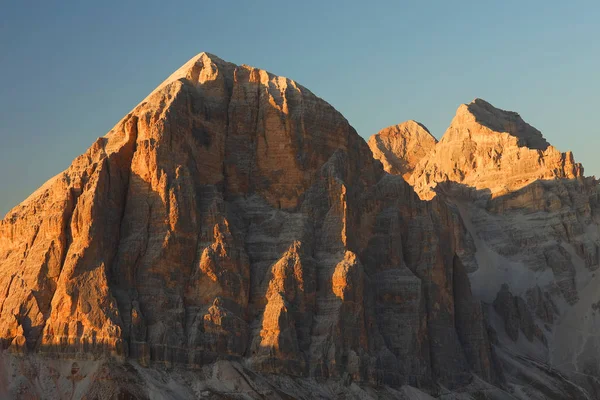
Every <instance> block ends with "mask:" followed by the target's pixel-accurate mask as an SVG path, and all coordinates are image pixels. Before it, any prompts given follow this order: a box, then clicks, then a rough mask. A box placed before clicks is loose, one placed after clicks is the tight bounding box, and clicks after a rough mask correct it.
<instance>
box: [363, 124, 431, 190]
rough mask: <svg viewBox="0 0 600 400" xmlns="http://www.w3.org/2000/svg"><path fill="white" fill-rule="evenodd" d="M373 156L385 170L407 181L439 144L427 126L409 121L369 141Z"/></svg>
mask: <svg viewBox="0 0 600 400" xmlns="http://www.w3.org/2000/svg"><path fill="white" fill-rule="evenodd" d="M368 143H369V147H370V148H371V151H372V152H373V156H374V157H375V158H376V159H378V160H379V161H381V163H382V164H383V168H384V169H385V170H386V171H387V172H389V173H391V174H398V175H402V176H404V178H405V179H407V178H408V177H409V176H410V174H411V173H412V171H413V169H414V168H415V166H416V165H417V163H418V162H419V160H421V159H422V158H423V157H425V156H426V155H427V154H428V153H429V151H431V150H432V149H433V147H434V146H435V144H436V143H437V139H436V138H435V137H433V135H432V134H431V133H430V132H429V130H428V129H427V128H426V127H425V125H423V124H421V123H419V122H417V121H414V120H409V121H405V122H403V123H401V124H398V125H392V126H389V127H387V128H384V129H382V130H381V131H379V132H378V133H377V134H375V135H373V136H371V138H370V139H369V142H368Z"/></svg>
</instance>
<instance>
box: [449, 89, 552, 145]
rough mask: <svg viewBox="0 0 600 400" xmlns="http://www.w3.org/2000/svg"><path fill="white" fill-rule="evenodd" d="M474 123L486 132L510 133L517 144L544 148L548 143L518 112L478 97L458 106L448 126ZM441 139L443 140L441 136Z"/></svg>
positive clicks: (468, 125)
mask: <svg viewBox="0 0 600 400" xmlns="http://www.w3.org/2000/svg"><path fill="white" fill-rule="evenodd" d="M475 124H477V125H480V128H479V130H480V131H486V130H489V132H488V133H507V134H509V135H512V136H514V137H515V138H517V141H518V145H519V146H524V147H528V148H530V149H536V150H546V149H547V148H548V146H549V145H550V144H549V143H548V142H547V141H546V139H544V137H543V136H542V133H541V132H540V131H539V130H537V129H535V128H534V127H533V126H531V125H529V124H528V123H527V122H525V121H523V119H522V118H521V116H520V115H519V114H518V113H516V112H513V111H505V110H502V109H500V108H496V107H494V106H493V105H491V104H490V103H488V102H487V101H485V100H483V99H480V98H476V99H475V100H473V101H472V102H470V103H468V104H462V105H461V106H459V107H458V110H456V116H455V117H454V120H453V121H452V123H451V125H450V127H452V126H454V125H459V126H462V127H464V128H471V127H472V126H473V125H475ZM450 132H452V131H450ZM447 133H448V132H447ZM452 133H454V132H452ZM442 140H444V139H443V137H442Z"/></svg>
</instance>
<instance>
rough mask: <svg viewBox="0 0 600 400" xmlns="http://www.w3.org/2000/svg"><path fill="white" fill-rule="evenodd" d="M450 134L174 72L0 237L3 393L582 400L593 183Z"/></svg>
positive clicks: (207, 75)
mask: <svg viewBox="0 0 600 400" xmlns="http://www.w3.org/2000/svg"><path fill="white" fill-rule="evenodd" d="M448 132H449V133H447V134H446V135H444V138H442V140H440V142H439V143H437V144H436V143H435V139H433V137H432V136H431V135H430V134H429V133H428V132H427V131H426V129H425V128H423V127H422V125H420V124H417V123H413V122H409V123H405V124H401V125H399V126H397V127H392V128H389V129H388V130H387V131H385V130H384V131H383V132H381V133H380V134H378V137H376V138H375V139H372V140H371V141H370V142H371V143H372V144H371V147H372V148H376V149H377V150H378V151H379V153H377V152H375V151H374V153H376V156H377V157H378V158H379V159H380V160H382V162H383V164H384V166H385V168H386V170H388V171H390V172H391V173H387V172H385V171H384V168H383V166H382V162H380V161H378V160H376V159H374V158H373V153H372V152H371V150H370V149H369V145H367V143H366V142H365V141H364V140H363V139H362V138H361V137H360V136H359V135H358V134H357V133H356V131H355V130H354V129H353V128H352V127H351V126H350V125H349V124H348V122H347V121H346V119H345V118H344V117H343V116H342V115H341V114H339V113H338V112H337V111H336V110H335V109H334V108H333V107H331V105H329V104H328V103H326V102H325V101H323V100H321V99H319V98H318V97H316V96H315V95H313V94H312V93H311V92H310V91H309V90H308V89H306V88H304V87H302V86H301V85H299V84H297V83H296V82H294V81H292V80H290V79H287V78H283V77H278V76H275V75H272V74H270V73H268V72H266V71H264V70H260V69H257V68H253V67H250V66H246V65H241V66H237V65H234V64H231V63H228V62H225V61H223V60H221V59H219V58H218V57H216V56H213V55H210V54H207V53H202V54H200V55H198V56H196V57H194V58H193V59H191V60H190V61H189V62H188V63H186V64H185V65H184V66H182V67H181V68H180V69H179V70H177V71H176V72H175V73H174V74H173V75H171V76H170V77H169V78H168V79H167V80H166V81H165V82H163V83H162V84H161V85H160V86H159V87H158V88H157V89H156V90H155V91H154V92H152V93H151V94H150V95H149V96H148V97H147V98H146V99H144V100H143V101H142V102H141V103H140V104H139V105H138V106H136V107H135V108H134V109H133V110H132V111H131V112H130V113H129V114H127V115H126V116H125V117H124V118H123V119H122V120H121V121H120V122H119V123H117V125H116V126H115V127H114V128H113V129H112V130H111V131H110V132H109V133H108V134H107V135H106V136H104V137H102V138H99V139H98V140H97V141H96V142H95V143H94V144H93V145H92V146H91V147H90V148H89V149H88V150H87V151H86V152H85V153H84V154H83V155H81V156H79V157H78V158H76V159H75V160H74V161H73V163H72V164H71V166H70V167H69V168H68V169H67V170H66V171H64V172H62V173H61V174H59V175H57V176H56V177H55V178H53V179H51V180H50V181H48V182H47V183H46V184H44V185H43V186H42V187H41V188H40V189H39V190H37V191H36V192H35V193H33V194H32V195H31V196H30V197H29V198H28V199H26V200H25V201H24V202H23V203H21V204H20V205H18V206H17V207H15V208H14V209H13V210H11V211H10V212H9V213H8V214H7V216H6V217H5V218H4V220H2V222H0V346H1V349H2V353H0V354H1V358H0V361H1V362H0V398H2V397H6V398H48V399H62V398H73V399H74V398H89V399H105V398H106V399H108V398H133V399H155V398H171V399H186V398H275V399H277V398H279V399H289V398H307V399H308V398H316V397H320V398H356V399H367V398H390V399H391V398H399V399H427V398H431V396H434V397H440V398H445V399H448V398H461V399H469V398H475V399H478V398H494V399H496V398H497V399H502V398H535V396H537V398H556V399H559V398H560V399H563V398H574V399H580V398H594V396H595V395H596V394H595V392H593V390H595V388H596V387H597V386H596V385H595V382H596V381H595V380H594V379H596V378H595V375H594V374H597V372H596V370H594V369H593V367H594V365H597V362H598V360H597V358H595V356H594V354H593V352H592V351H591V350H593V349H594V346H595V343H596V342H595V339H594V337H593V335H589V334H587V333H586V332H591V331H589V330H587V329H592V328H593V327H594V325H593V324H594V322H592V321H594V316H595V310H596V308H597V307H595V308H594V307H592V308H591V309H590V310H588V309H587V308H585V307H588V306H590V304H588V303H589V302H590V301H592V300H594V301H596V300H595V299H594V290H593V288H594V284H595V282H594V278H595V275H594V274H593V272H592V271H593V270H594V269H595V268H597V263H598V256H597V254H598V253H597V252H598V250H597V249H598V247H597V243H598V240H597V236H595V235H597V232H598V231H597V221H596V219H595V215H596V214H595V210H596V208H597V194H596V192H595V188H596V187H597V185H596V184H595V181H593V180H592V179H588V178H583V176H582V169H581V167H580V166H579V165H577V164H575V163H574V162H573V160H572V156H571V155H564V154H561V153H558V151H556V150H555V149H553V148H552V147H550V146H548V145H547V143H546V142H545V140H544V139H543V137H542V136H541V134H540V133H539V132H538V131H536V130H535V129H534V128H532V127H530V126H529V125H527V124H526V123H524V122H523V121H522V120H521V119H520V117H518V115H516V114H514V113H507V112H503V111H500V110H497V109H495V108H493V107H492V106H491V105H489V104H487V103H485V102H483V101H480V100H477V101H476V102H474V103H472V104H471V105H468V106H462V107H461V108H460V109H459V113H457V117H456V118H455V119H454V121H453V122H452V125H451V127H450V128H449V130H448ZM465 138H469V139H470V141H467V140H465ZM461 143H462V144H461ZM380 144H381V145H380ZM490 146H491V147H490ZM494 146H495V147H494ZM488 147H489V148H494V149H496V150H497V151H499V152H500V153H501V156H498V155H497V154H495V153H491V152H490V151H488V150H489V149H488ZM514 147H516V149H515V148H514ZM446 150H447V151H448V153H447V154H446V156H448V157H450V158H449V159H451V160H452V161H447V160H448V159H446V158H444V151H446ZM535 155H537V159H536V158H535ZM515 160H516V161H518V162H522V163H523V166H522V167H519V166H516V165H514V162H516V161H515ZM521 160H522V161H521ZM386 163H387V164H386ZM494 163H495V164H494ZM494 166H495V167H494ZM494 168H497V170H499V171H500V170H502V171H503V172H496V177H498V176H504V175H507V176H505V177H504V178H503V179H505V181H506V182H505V183H504V186H503V187H504V188H505V189H500V185H501V184H500V183H499V182H497V180H495V179H491V178H486V177H485V176H484V175H486V174H487V173H489V171H496V170H494ZM511 168H512V169H511ZM521 168H522V170H521ZM511 171H512V173H517V172H518V174H517V175H518V176H516V177H513V176H508V174H509V172H511ZM515 171H516V172H515ZM396 174H398V175H396ZM399 175H405V176H406V177H407V179H408V181H409V182H410V183H411V184H412V185H413V186H414V188H413V187H412V186H411V185H410V184H409V183H407V181H406V180H405V179H404V178H403V177H402V176H399ZM548 178H552V179H551V180H548ZM492 183H493V185H496V186H493V187H492ZM486 185H487V186H486ZM436 193H439V195H435V194H436ZM420 197H422V198H423V199H421V198H420ZM594 251H596V253H594ZM594 257H595V258H594ZM584 272H586V273H587V275H585V274H584ZM586 290H587V291H586ZM594 304H595V303H594ZM594 304H592V306H594ZM590 307H591V306H590ZM588 311H589V312H588ZM592 311H593V312H592ZM577 313H579V314H577ZM568 318H571V319H568ZM584 320H585V322H584ZM569 324H576V325H575V326H576V327H578V328H579V329H580V330H581V332H582V333H581V334H580V335H579V336H578V338H579V341H578V342H577V343H573V344H572V346H579V345H581V346H582V347H581V349H580V350H581V351H580V352H579V353H578V356H577V357H576V358H574V359H573V360H571V361H572V362H573V365H572V366H573V367H575V368H577V371H578V372H581V371H585V372H584V373H585V374H587V376H592V377H594V378H593V379H592V378H586V379H587V380H586V381H585V382H582V381H581V380H578V379H577V377H576V376H574V374H572V373H569V369H568V368H562V369H561V368H559V367H558V366H557V365H556V364H553V362H554V361H555V360H558V359H560V360H561V362H566V361H567V358H568V357H569V355H573V353H572V352H569V351H567V349H566V348H564V343H566V342H567V341H566V340H565V336H560V335H567V332H569V331H568V329H569V328H568V327H569V326H571V325H569ZM585 324H588V325H585ZM561 337H562V339H561ZM561 340H562V341H561ZM561 352H563V353H561ZM561 354H562V356H561ZM553 357H554V358H553ZM556 357H559V358H556ZM560 357H562V358H560ZM594 362H595V363H596V364H594ZM582 373H583V372H582Z"/></svg>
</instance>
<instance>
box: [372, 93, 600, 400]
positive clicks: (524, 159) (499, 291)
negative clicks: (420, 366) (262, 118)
mask: <svg viewBox="0 0 600 400" xmlns="http://www.w3.org/2000/svg"><path fill="white" fill-rule="evenodd" d="M371 140H373V139H371ZM388 148H390V149H394V148H395V147H394V145H393V144H392V145H389V146H388ZM395 156H397V157H400V158H401V157H403V153H402V152H401V151H399V152H397V153H395ZM408 181H409V182H410V183H411V185H413V186H414V189H415V191H416V192H417V193H418V194H419V196H420V197H421V198H423V199H438V200H439V201H444V202H446V203H447V204H449V205H452V206H454V207H456V208H457V209H458V210H459V212H460V215H461V216H462V219H463V221H464V223H465V227H466V229H467V231H468V232H469V234H470V237H472V238H473V242H474V246H473V247H474V248H475V249H476V252H475V254H474V258H475V260H476V262H475V263H474V265H476V266H477V267H476V268H469V265H466V272H467V273H468V275H469V281H470V284H471V289H472V292H473V295H474V297H475V298H476V299H479V300H481V301H483V304H484V310H485V313H486V314H487V315H488V318H489V322H490V325H491V327H492V328H491V330H490V332H491V334H490V339H491V340H492V342H493V343H495V345H494V346H493V347H494V349H495V351H496V353H497V354H498V356H499V358H500V359H501V364H502V365H503V369H504V370H505V371H507V373H508V374H510V375H511V378H509V380H511V381H512V383H511V384H510V385H509V386H512V387H513V388H514V389H515V391H516V392H522V393H524V394H523V396H524V398H537V397H536V396H538V397H539V396H542V397H540V398H552V396H558V397H556V398H561V396H568V395H567V394H564V393H563V390H564V389H559V388H558V387H557V386H554V385H555V384H552V385H549V384H548V381H544V380H543V379H540V377H539V376H537V372H535V373H534V372H532V371H531V365H526V364H528V363H523V360H531V359H535V360H537V362H539V363H540V364H538V366H544V368H545V369H546V370H549V371H552V370H557V371H560V373H561V374H564V375H563V376H565V377H568V379H570V380H571V381H572V382H575V385H579V386H580V387H581V388H582V389H581V390H582V391H581V392H580V393H579V394H578V395H577V396H581V397H582V398H585V397H586V396H588V397H590V398H597V394H598V393H600V392H599V388H600V380H599V378H600V373H599V369H598V368H597V365H598V362H599V359H600V358H599V357H598V350H599V349H600V340H598V337H597V335H596V334H595V333H594V332H596V330H597V329H598V327H599V326H600V320H599V319H598V316H597V315H598V314H597V312H596V311H597V308H598V307H597V305H598V303H597V299H596V297H597V296H596V295H595V294H594V293H596V292H597V288H598V285H599V284H600V281H598V278H597V277H596V273H595V271H596V270H597V268H598V265H599V255H600V218H599V217H598V216H599V215H600V214H599V211H600V203H599V201H598V200H599V186H598V182H597V181H596V180H595V178H593V177H584V176H583V167H582V166H581V165H580V164H578V163H576V162H575V161H574V158H573V154H572V153H570V152H566V153H561V152H559V151H558V150H557V149H555V148H554V147H552V146H551V145H550V144H549V143H548V142H547V141H546V140H545V139H544V137H543V136H542V134H541V133H540V132H539V131H538V130H537V129H535V128H533V127H532V126H531V125H529V124H527V123H526V122H525V121H523V119H522V118H521V117H520V116H519V114H517V113H515V112H510V111H504V110H500V109H498V108H495V107H493V106H492V105H491V104H489V103H487V102H485V101H484V100H481V99H476V100H474V101H473V102H471V103H469V104H463V105H461V106H460V107H459V108H458V110H457V112H456V115H455V117H454V119H453V120H452V122H451V124H450V126H449V128H448V129H447V131H446V133H445V134H444V136H443V137H442V138H441V139H440V141H439V143H437V144H436V145H435V147H434V148H433V149H432V150H431V151H430V152H429V153H428V154H427V155H426V156H424V157H422V158H421V159H420V161H419V162H418V164H417V165H416V166H415V168H414V171H413V172H412V174H410V176H409V177H408ZM464 257H465V255H463V258H464ZM455 270H456V268H455ZM463 291H464V290H456V292H457V293H459V292H463ZM459 325H463V326H464V324H459ZM508 371H510V372H508ZM519 376H520V377H519ZM523 376H528V378H527V379H523ZM532 382H535V383H532ZM532 386H536V387H537V389H533V388H532ZM549 386H552V388H549ZM544 388H545V389H544ZM540 391H541V392H540ZM559 393H562V394H560V395H559Z"/></svg>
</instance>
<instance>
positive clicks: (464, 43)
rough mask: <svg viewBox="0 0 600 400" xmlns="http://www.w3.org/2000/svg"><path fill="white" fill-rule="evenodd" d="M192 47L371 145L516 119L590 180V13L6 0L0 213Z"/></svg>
mask: <svg viewBox="0 0 600 400" xmlns="http://www.w3.org/2000/svg"><path fill="white" fill-rule="evenodd" d="M201 51H208V52H211V53H214V54H216V55H218V56H220V57H221V58H224V59H226V60H228V61H232V62H235V63H239V64H241V63H245V64H250V65H254V66H257V67H261V68H264V69H267V70H269V71H271V72H273V73H276V74H279V75H284V76H287V77H289V78H292V79H294V80H296V81H298V82H300V83H301V84H303V85H304V86H306V87H308V88H310V89H311V90H312V91H313V92H314V93H316V94H317V95H319V96H321V97H323V98H324V99H325V100H327V101H328V102H330V103H331V104H332V105H333V106H334V107H336V108H337V109H338V110H339V111H341V112H342V113H343V114H344V116H346V118H348V120H349V121H350V123H351V124H352V125H353V126H354V127H355V128H356V129H357V131H358V132H359V133H360V134H361V135H362V136H363V137H365V138H368V136H370V135H371V134H373V133H375V132H377V131H378V130H379V129H381V128H383V127H385V126H388V125H392V124H395V123H399V122H402V121H404V120H407V119H416V120H418V121H420V122H422V123H423V124H425V125H426V126H427V127H429V129H430V130H431V132H432V133H433V134H434V135H435V136H437V137H438V138H439V137H440V136H441V135H442V134H443V132H444V130H445V129H446V127H447V126H448V124H449V122H450V120H451V118H452V116H453V115H454V112H455V110H456V108H457V107H458V105H459V104H461V103H465V102H469V101H471V100H472V99H473V98H475V97H482V98H484V99H486V100H488V101H489V102H491V103H492V104H494V105H495V106H497V107H500V108H504V109H509V110H514V111H518V112H519V113H520V114H521V115H522V116H523V117H524V119H525V120H526V121H528V122H530V123H531V124H532V125H534V126H536V127H537V128H538V129H540V130H541V131H542V132H543V133H544V135H545V136H546V138H547V139H548V140H549V141H550V143H552V144H553V145H554V146H556V147H557V148H559V149H560V150H562V151H565V150H568V149H570V150H573V152H574V153H575V157H576V159H577V160H578V161H581V162H583V164H584V166H585V168H586V173H587V174H595V175H600V160H599V158H600V157H598V156H597V153H598V150H599V147H600V146H599V145H600V127H599V124H598V121H597V119H598V116H599V115H600V110H599V108H600V107H599V106H600V79H599V78H600V76H599V74H600V2H599V1H597V0H594V1H560V2H559V1H512V0H510V1H472V2H471V1H463V2H448V1H439V2H436V1H414V2H402V1H389V2H384V1H381V2H374V1H373V2H365V1H326V0H321V1H303V2H287V1H279V2H267V1H235V2H234V1H221V2H218V1H212V2H205V1H185V2H175V1H173V2H165V1H139V2H134V1H119V2H112V1H66V0H65V1H27V0H22V1H21V0H20V1H11V0H0V88H1V89H0V214H1V215H4V214H5V213H6V212H7V211H8V210H9V209H10V208H11V207H13V206H14V205H16V204H17V203H19V202H20V201H21V200H23V199H25V198H26V197H27V196H28V195H29V194H30V193H31V192H32V191H33V190H35V189H36V188H37V187H39V186H40V185H41V184H42V183H43V182H44V181H45V180H47V179H48V178H50V177H52V176H54V175H55V174H57V173H58V172H60V171H61V170H63V169H65V168H66V167H67V166H68V165H69V164H70V162H71V160H72V159H73V158H74V157H76V156H77V155H78V154H80V153H82V152H83V151H85V149H86V148H87V147H88V146H89V145H91V144H92V142H93V141H94V140H95V139H96V138H97V137H99V136H103V135H104V134H105V133H106V132H107V131H108V130H110V128H112V126H113V125H114V124H115V123H116V122H117V121H118V120H119V119H121V117H123V116H124V115H125V114H126V113H128V112H129V111H130V110H131V108H133V107H134V106H135V105H136V104H137V103H138V102H139V101H140V100H142V99H143V98H144V97H145V96H146V94H148V93H149V92H150V91H151V90H152V89H153V88H154V87H155V86H156V85H158V84H159V83H160V82H161V81H162V80H163V79H164V78H165V77H166V76H168V75H169V74H170V73H171V72H172V71H174V70H175V69H177V68H178V67H179V66H180V65H181V64H183V63H184V62H185V61H187V60H188V59H189V58H191V57H192V56H194V55H195V54H197V53H199V52H201Z"/></svg>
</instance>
